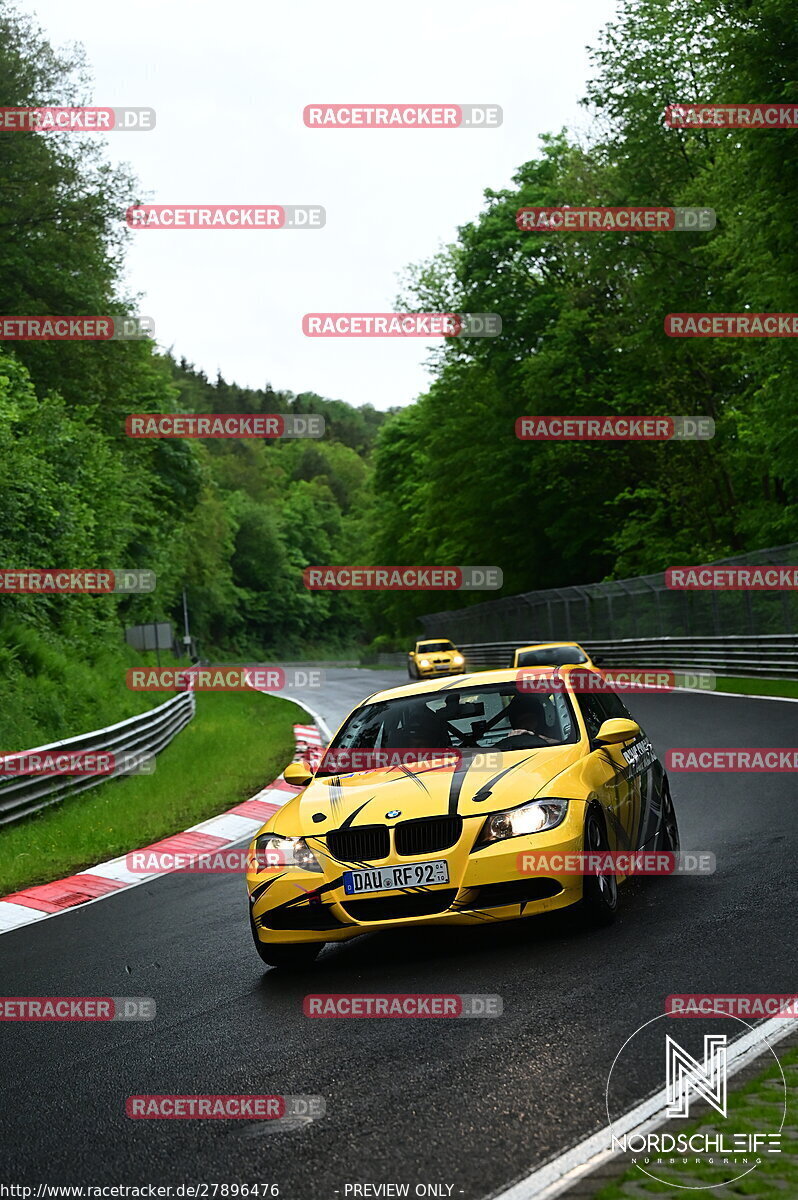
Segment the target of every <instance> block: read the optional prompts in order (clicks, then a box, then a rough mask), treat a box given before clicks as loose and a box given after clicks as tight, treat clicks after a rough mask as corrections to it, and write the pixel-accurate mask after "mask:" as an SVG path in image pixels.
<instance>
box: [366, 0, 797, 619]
mask: <svg viewBox="0 0 798 1200" xmlns="http://www.w3.org/2000/svg"><path fill="white" fill-rule="evenodd" d="M593 59H594V63H595V67H596V74H595V79H594V81H593V82H592V83H591V84H590V87H589V92H588V96H587V99H586V101H585V105H586V108H587V109H588V111H589V112H590V113H591V115H592V117H593V121H592V130H593V133H592V138H591V140H590V143H589V144H588V145H583V144H580V142H578V141H577V140H575V139H574V138H572V137H570V136H569V135H568V134H567V133H561V134H558V135H552V136H547V137H545V138H544V139H543V140H542V147H541V152H540V154H539V156H538V157H537V158H535V159H533V160H531V161H529V162H527V163H525V164H524V165H523V166H522V167H521V168H520V169H519V170H518V172H517V174H516V176H515V178H514V180H513V186H512V187H511V188H508V189H506V190H503V191H498V192H496V191H488V192H486V201H487V203H486V206H485V209H484V211H483V212H482V214H481V215H480V216H479V218H478V219H477V220H475V221H474V222H473V223H472V224H469V225H466V226H465V227H463V228H461V229H460V231H459V237H458V240H457V242H456V243H455V244H454V245H452V246H450V247H449V248H448V249H447V250H446V251H445V252H443V253H441V254H439V255H438V256H437V257H436V258H435V259H434V260H433V261H431V262H427V263H424V264H422V265H421V266H418V267H416V268H414V269H412V270H411V271H410V272H409V277H408V283H407V287H406V290H405V293H404V296H403V298H402V302H403V303H404V305H405V307H407V308H411V309H416V308H418V309H421V310H425V311H426V310H436V309H442V310H443V311H465V312H497V313H499V314H500V315H501V317H502V320H503V326H504V328H503V335H502V336H501V337H500V338H497V339H490V338H483V339H471V340H470V341H469V340H467V339H461V340H458V342H456V343H450V344H448V345H447V346H446V348H445V350H444V351H443V352H441V353H440V355H439V360H438V363H437V371H436V378H435V382H434V384H433V386H432V387H431V389H430V390H429V393H428V394H427V395H425V396H424V397H423V398H422V399H421V400H420V402H419V403H417V404H416V405H414V406H412V407H411V408H408V409H405V410H404V411H402V412H401V413H400V414H399V415H398V416H396V417H395V418H394V419H393V420H392V421H391V422H390V424H389V425H388V426H387V427H386V429H385V430H384V431H383V435H382V438H381V442H380V449H379V453H378V456H377V461H376V480H377V495H378V507H377V512H376V520H375V530H376V540H377V546H376V556H377V558H379V559H381V560H383V561H384V560H387V559H390V560H398V561H422V562H423V561H431V560H433V559H436V560H440V559H445V560H446V561H447V562H475V563H496V564H498V565H500V566H502V567H503V569H504V572H505V585H506V586H505V591H507V592H510V593H512V592H518V591H521V590H529V589H534V588H539V587H552V586H561V585H564V584H569V583H585V582H589V581H593V580H598V579H601V578H604V577H616V578H617V577H623V576H628V575H634V574H638V573H646V572H653V571H659V570H661V569H663V568H664V567H666V566H668V565H669V564H671V563H673V562H676V561H677V560H678V561H683V562H696V561H707V560H710V559H713V558H717V557H722V556H724V555H728V554H733V553H735V552H740V551H744V550H749V549H754V548H757V547H762V546H769V545H778V544H781V543H784V542H787V541H792V540H795V538H796V537H798V520H797V518H798V419H796V415H797V414H796V409H797V407H798V405H797V404H796V398H797V397H798V359H797V358H796V344H795V342H790V341H787V340H784V339H756V338H754V339H739V340H733V339H717V338H709V339H684V340H677V339H671V338H668V337H667V336H666V335H665V333H664V329H663V321H664V317H665V315H666V313H668V312H740V311H744V310H751V311H754V312H757V311H762V312H790V311H794V310H795V309H796V307H798V306H796V302H795V301H796V279H798V274H797V272H796V267H798V243H796V239H795V234H794V224H793V214H794V213H795V211H796V210H797V209H798V147H797V146H796V135H795V132H793V131H790V130H789V129H786V130H767V131H760V130H750V131H749V130H743V131H736V130H726V129H712V130H692V131H691V130H677V129H667V128H665V125H664V121H663V114H664V110H665V107H666V106H667V105H669V104H674V103H679V102H681V103H689V102H691V101H697V102H703V101H712V100H715V101H717V102H719V103H720V102H727V103H728V102H734V101H740V102H779V101H781V102H784V103H787V102H791V103H793V104H794V103H795V101H796V97H798V23H796V21H795V12H794V8H793V7H792V6H791V4H790V3H789V0H756V2H754V3H751V2H749V0H669V2H668V3H666V4H663V3H660V2H659V0H623V2H622V3H621V4H620V5H619V13H618V16H617V19H616V22H615V23H614V25H613V26H612V27H611V28H609V29H608V30H607V31H606V32H605V35H604V36H603V38H602V40H601V42H600V44H599V46H598V47H597V49H596V50H595V51H594V52H593ZM562 204H569V205H584V204H588V205H590V204H603V205H608V206H614V205H617V206H620V205H652V204H653V205H658V204H665V205H675V206H681V205H685V206H702V207H704V206H705V207H711V208H714V209H715V210H716V212H717V228H716V229H715V231H714V232H711V233H662V234H656V233H638V232H635V233H629V234H623V233H618V232H607V233H584V234H579V233H550V234H541V233H536V232H535V233H524V232H518V230H517V229H516V226H515V214H516V211H517V209H518V208H520V207H522V206H525V205H527V206H554V205H562ZM601 413H623V414H630V415H632V414H642V413H669V414H670V413H685V414H704V415H708V416H711V417H713V418H714V420H715V422H716V425H717V435H716V437H715V438H714V440H713V441H711V442H704V443H682V444H673V443H660V444H652V443H645V444H644V443H639V442H638V443H629V444H625V445H618V444H616V445H612V446H611V445H608V444H606V443H604V444H602V443H593V444H591V443H585V442H582V443H579V442H573V443H537V444H533V443H530V442H520V441H518V440H517V439H516V438H515V437H514V432H513V430H514V422H515V418H516V417H518V416H521V415H524V414H535V415H538V414H540V415H543V414H558V415H564V414H573V415H582V414H585V415H593V414H601ZM411 447H412V448H413V453H410V449H411ZM389 480H390V482H391V487H390V488H389V487H388V481H389ZM473 598H474V599H476V600H481V599H484V597H483V596H474V597H473ZM452 599H453V600H456V602H457V604H458V605H460V604H462V598H459V597H458V598H452ZM424 607H425V606H423V605H422V606H420V607H419V606H417V605H414V602H410V604H403V603H401V602H400V603H399V604H398V605H397V616H399V615H400V613H401V612H402V611H404V612H408V611H410V610H411V608H415V611H424ZM429 607H430V606H429V605H428V604H427V605H426V608H427V610H429ZM435 607H436V608H438V607H443V605H442V604H438V605H435Z"/></svg>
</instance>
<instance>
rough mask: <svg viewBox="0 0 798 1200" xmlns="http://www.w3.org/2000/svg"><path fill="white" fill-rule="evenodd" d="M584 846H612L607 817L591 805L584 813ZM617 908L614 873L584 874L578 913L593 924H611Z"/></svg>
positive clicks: (594, 925) (585, 920)
mask: <svg viewBox="0 0 798 1200" xmlns="http://www.w3.org/2000/svg"><path fill="white" fill-rule="evenodd" d="M584 849H585V851H586V852H588V853H589V852H590V851H592V850H609V843H608V840H607V830H606V826H605V825H604V818H603V816H602V815H601V811H600V810H599V809H597V808H591V809H588V813H587V816H586V817H585V834H584ZM617 911H618V879H617V877H616V875H615V874H614V873H612V874H611V873H606V874H598V873H597V874H595V875H585V876H584V883H583V885H582V899H581V900H580V901H579V915H580V917H581V920H582V922H583V924H585V925H587V926H590V927H591V928H594V929H595V928H600V927H601V926H605V925H611V924H612V922H613V921H614V920H615V914H616V913H617Z"/></svg>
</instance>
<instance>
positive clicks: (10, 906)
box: [0, 725, 322, 934]
mask: <svg viewBox="0 0 798 1200" xmlns="http://www.w3.org/2000/svg"><path fill="white" fill-rule="evenodd" d="M294 738H295V741H296V749H295V752H294V762H296V761H297V760H298V759H300V758H302V756H303V755H304V754H306V753H307V751H308V750H309V749H310V748H311V747H318V746H321V745H322V738H321V734H320V732H319V730H318V729H317V728H316V726H315V725H295V726H294ZM300 790H301V789H300V788H295V787H291V786H290V785H289V784H287V783H285V782H284V780H282V779H275V780H274V782H273V783H270V784H269V785H268V786H267V787H265V788H262V789H261V790H260V791H259V792H256V794H255V795H254V796H251V797H250V799H249V800H245V801H244V802H243V803H242V804H236V806H235V807H234V808H231V809H229V810H228V812H224V813H220V815H219V816H218V817H211V819H210V820H209V821H201V822H200V823H199V825H192V826H191V828H190V829H186V830H184V831H183V833H174V834H171V835H170V836H169V837H167V838H163V839H162V840H161V841H160V842H153V844H152V845H150V846H142V847H141V850H143V851H148V852H151V853H154V854H159V853H164V854H175V853H179V854H183V855H185V854H200V853H207V852H208V851H214V850H222V849H225V848H226V847H228V846H232V845H234V844H235V843H236V842H241V841H243V840H244V838H250V837H252V835H253V834H254V833H256V832H257V831H258V829H260V827H261V825H263V824H264V822H266V821H268V819H269V817H271V816H273V814H274V813H276V812H277V810H278V808H281V807H282V806H283V805H284V804H285V803H286V802H287V801H288V800H289V799H290V797H291V796H295V795H296V794H297V793H298V792H299V791H300ZM126 863H127V855H122V857H121V858H112V859H110V861H109V862H104V863H98V864H97V866H96V867H90V868H88V869H87V870H85V871H80V872H79V873H78V874H77V875H68V876H67V877H66V879H57V880H55V881H54V882H53V883H42V884H38V885H37V886H36V887H30V888H23V890H22V891H21V892H12V893H11V894H10V895H9V896H3V897H2V898H1V899H0V934H3V933H9V932H10V931H11V930H12V929H19V927H20V926H21V925H30V924H31V923H32V922H34V921H42V920H44V919H45V918H46V917H55V916H58V915H59V913H62V912H67V911H68V910H69V909H70V908H75V907H77V906H78V905H82V904H92V903H94V902H95V901H97V900H104V899H105V898H106V896H114V895H116V893H117V892H121V891H125V889H127V888H132V887H137V886H138V884H140V883H147V882H149V881H150V880H152V879H157V878H159V877H160V876H162V875H164V874H169V873H171V872H165V871H151V872H147V873H143V872H138V871H131V870H130V869H129V868H128V867H127V865H126Z"/></svg>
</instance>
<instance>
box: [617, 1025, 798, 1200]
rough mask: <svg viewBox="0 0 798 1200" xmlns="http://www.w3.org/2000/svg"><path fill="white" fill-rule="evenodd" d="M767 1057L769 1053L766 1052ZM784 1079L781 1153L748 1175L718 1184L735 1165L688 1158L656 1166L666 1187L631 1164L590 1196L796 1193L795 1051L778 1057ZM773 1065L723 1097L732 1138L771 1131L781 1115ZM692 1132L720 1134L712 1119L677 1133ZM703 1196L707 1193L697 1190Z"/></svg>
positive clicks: (778, 1197)
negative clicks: (684, 1161)
mask: <svg viewBox="0 0 798 1200" xmlns="http://www.w3.org/2000/svg"><path fill="white" fill-rule="evenodd" d="M768 1058H770V1055H768ZM779 1061H780V1062H781V1067H782V1070H783V1071H784V1078H785V1080H786V1082H787V1105H788V1113H787V1120H786V1122H785V1125H784V1131H783V1137H782V1151H781V1153H780V1154H763V1155H762V1162H761V1164H760V1165H759V1166H758V1167H756V1168H755V1169H754V1170H753V1171H751V1173H750V1174H749V1175H746V1176H745V1177H744V1178H743V1179H739V1180H737V1182H736V1183H733V1184H732V1185H731V1186H730V1187H729V1188H725V1187H723V1185H724V1183H726V1182H727V1180H730V1179H732V1178H733V1177H734V1176H735V1175H736V1174H738V1173H739V1170H740V1168H739V1167H727V1166H723V1165H722V1164H721V1162H717V1163H715V1164H714V1165H710V1164H708V1163H706V1164H705V1163H699V1164H696V1163H695V1162H694V1161H693V1158H694V1156H692V1155H691V1156H690V1164H689V1165H681V1164H679V1165H676V1164H674V1165H672V1166H667V1167H666V1166H663V1167H660V1168H658V1173H660V1174H662V1175H663V1176H665V1178H668V1179H670V1180H671V1184H670V1185H668V1184H666V1183H664V1182H657V1181H656V1180H653V1179H649V1178H648V1177H647V1176H646V1175H644V1174H643V1172H642V1171H640V1170H638V1169H637V1167H631V1168H630V1169H629V1170H628V1171H627V1172H626V1173H625V1174H624V1175H622V1176H621V1178H620V1179H619V1180H618V1181H617V1182H615V1183H611V1184H608V1185H607V1186H606V1187H604V1188H602V1189H601V1191H600V1192H596V1194H595V1196H594V1200H629V1197H631V1196H637V1197H639V1196H673V1195H680V1196H690V1195H692V1194H694V1193H693V1192H687V1191H685V1192H682V1191H677V1189H679V1188H696V1187H705V1188H706V1187H712V1188H721V1189H722V1190H721V1191H718V1192H714V1191H713V1192H712V1195H713V1196H716V1197H723V1196H756V1197H757V1200H785V1198H786V1197H787V1196H798V1143H797V1142H796V1137H795V1121H794V1118H793V1119H791V1117H790V1111H789V1110H790V1108H791V1107H793V1106H794V1098H795V1096H796V1092H798V1049H794V1050H788V1051H787V1052H786V1053H785V1054H784V1055H783V1056H782V1057H781V1058H780V1060H779ZM770 1062H771V1063H772V1066H770V1067H768V1068H767V1070H765V1071H763V1072H762V1074H761V1075H758V1076H757V1077H756V1078H755V1079H752V1080H751V1081H750V1082H749V1083H747V1084H745V1085H744V1086H743V1087H741V1088H739V1089H737V1090H735V1091H732V1090H731V1087H733V1083H730V1090H729V1095H728V1114H729V1115H728V1118H727V1119H726V1121H724V1122H723V1132H724V1134H728V1136H729V1137H731V1136H732V1135H733V1134H735V1133H749V1132H756V1133H775V1132H777V1131H778V1128H779V1125H780V1123H781V1117H782V1112H783V1108H782V1103H783V1099H784V1090H783V1088H782V1082H781V1072H780V1071H779V1068H778V1066H777V1065H776V1063H775V1062H773V1059H772V1058H770ZM697 1130H702V1131H703V1130H707V1131H710V1130H711V1131H712V1132H720V1128H719V1126H717V1125H716V1122H715V1119H714V1117H711V1118H707V1119H706V1120H705V1121H696V1122H694V1123H692V1124H690V1125H685V1128H684V1131H682V1130H681V1129H680V1131H679V1132H680V1133H681V1132H684V1133H686V1134H691V1133H694V1132H695V1131H697ZM698 1194H699V1195H706V1194H707V1193H706V1192H701V1193H698Z"/></svg>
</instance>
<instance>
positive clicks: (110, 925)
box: [0, 669, 798, 1200]
mask: <svg viewBox="0 0 798 1200" xmlns="http://www.w3.org/2000/svg"><path fill="white" fill-rule="evenodd" d="M403 681H404V675H403V674H400V673H398V672H394V671H383V672H378V671H365V670H359V671H355V670H343V669H341V670H337V671H330V672H329V675H328V680H327V683H326V685H325V687H324V689H322V691H321V692H319V693H318V694H316V693H310V692H308V693H307V695H308V697H310V696H311V695H312V696H313V699H309V700H308V702H309V703H310V704H311V706H312V707H314V708H315V709H316V710H317V711H319V712H320V713H321V715H322V716H323V717H324V718H325V719H326V720H327V721H328V723H329V724H330V725H332V726H333V727H335V726H336V725H337V724H338V722H339V721H340V719H341V718H342V717H343V716H344V715H345V713H346V711H348V710H349V708H350V707H351V706H352V704H354V703H355V702H356V701H358V700H360V699H361V698H363V697H364V696H365V695H367V694H368V693H369V692H370V691H374V690H377V689H378V688H379V687H381V686H386V685H387V686H392V685H395V684H399V683H401V682H403ZM629 703H630V707H631V708H632V709H633V711H634V713H635V715H636V716H639V718H640V720H641V722H642V724H643V725H644V726H645V728H646V731H647V732H648V734H649V735H650V736H651V737H652V739H653V741H654V743H655V745H656V747H657V749H658V751H659V752H660V754H661V755H664V753H665V751H666V750H667V749H669V748H671V747H675V746H713V745H714V746H736V745H739V746H791V745H794V744H795V738H796V726H797V725H798V707H796V706H795V705H793V704H789V703H776V702H770V701H756V700H750V699H745V698H736V697H728V698H727V697H717V696H704V695H696V694H679V693H677V694H671V695H667V694H663V695H659V696H646V697H635V698H633V700H632V701H630V702H629ZM198 769H200V765H199V764H198ZM671 784H672V791H673V795H674V800H675V803H676V808H677V813H678V816H679V820H680V825H681V833H682V846H683V848H684V849H690V848H695V849H701V850H711V851H714V853H715V854H716V856H717V872H716V874H715V875H714V876H711V877H703V878H700V877H673V878H667V879H656V880H649V881H647V882H636V883H634V884H633V885H631V886H630V887H628V888H626V889H624V893H623V898H622V907H621V912H620V915H619V918H618V920H617V921H616V923H615V925H614V926H612V927H611V928H610V929H606V930H602V931H598V932H584V931H582V930H580V928H579V927H578V925H577V924H576V922H575V921H574V919H573V918H572V917H571V916H569V915H568V914H567V913H563V914H555V915H552V916H551V917H546V918H535V919H532V920H529V921H525V922H518V923H515V924H508V925H504V926H498V927H497V926H491V927H489V928H487V929H482V928H473V929H469V928H466V929H461V930H440V929H439V930H428V931H423V932H421V933H419V932H415V933H413V932H408V933H402V934H400V935H396V934H393V935H387V934H383V935H379V934H369V935H366V936H364V937H362V938H359V939H357V940H356V941H354V942H351V943H349V944H347V945H343V946H340V947H331V948H328V949H327V950H325V951H324V953H323V954H322V955H321V957H320V958H319V959H318V961H317V963H316V964H315V965H314V967H313V968H312V969H311V970H310V971H308V972H307V973H305V974H302V975H298V976H297V975H293V976H288V975H282V974H281V973H280V972H278V971H271V970H266V969H265V968H264V967H263V966H262V964H261V963H260V960H259V959H258V958H257V956H256V954H255V952H254V949H253V947H252V945H251V941H250V933H249V929H248V926H247V921H246V902H245V896H244V888H243V884H242V881H241V880H240V879H239V878H238V877H237V876H232V875H206V876H199V875H195V876H190V875H184V876H176V875H174V876H167V877H165V878H162V879H160V880H157V881H154V882H150V883H146V884H143V885H141V886H139V887H137V888H133V889H132V890H130V891H127V892H123V893H121V894H119V895H117V896H114V897H112V898H110V899H107V900H103V901H102V902H100V903H97V904H93V905H90V906H88V907H85V908H83V909H75V910H72V911H71V912H67V913H64V914H63V915H60V916H58V917H55V918H53V919H48V920H44V921H41V922H38V923H37V924H34V925H31V926H29V927H27V928H24V929H20V930H17V931H14V932H11V933H7V934H5V935H3V936H2V937H0V978H1V979H2V992H3V994H5V995H17V996H21V995H22V996H24V995H27V996H36V995H73V996H77V995H95V996H96V995H99V996H120V995H137V996H142V995H143V996H152V997H154V998H155V1000H156V1002H157V1006H158V1016H157V1019H156V1020H155V1021H154V1022H152V1023H147V1024H132V1023H126V1024H118V1023H113V1024H103V1023H97V1024H77V1023H75V1024H67V1023H51V1024H46V1023H14V1024H9V1023H3V1024H0V1073H1V1074H2V1080H3V1082H2V1092H1V1093H0V1122H2V1129H3V1137H2V1150H0V1181H5V1182H16V1183H39V1182H42V1181H47V1182H55V1183H83V1184H86V1183H110V1184H114V1183H128V1184H132V1183H143V1182H150V1183H179V1182H181V1181H189V1182H199V1181H208V1182H233V1181H235V1182H238V1183H256V1182H257V1183H261V1184H268V1183H276V1184H278V1185H279V1186H280V1195H281V1196H282V1197H297V1198H298V1200H322V1198H326V1197H330V1198H331V1200H335V1197H336V1196H341V1197H342V1198H343V1197H344V1194H345V1193H344V1188H345V1185H347V1184H354V1183H364V1182H371V1183H384V1182H392V1183H409V1184H410V1185H411V1194H412V1189H413V1188H414V1186H415V1184H417V1183H435V1184H444V1185H452V1191H451V1195H452V1196H453V1197H454V1198H455V1200H456V1198H457V1197H459V1196H463V1197H466V1198H468V1200H479V1198H480V1197H485V1196H487V1195H489V1194H490V1193H492V1192H494V1191H496V1190H499V1189H501V1188H502V1187H503V1186H505V1185H507V1184H508V1183H509V1182H511V1181H512V1180H513V1179H515V1178H517V1177H518V1176H519V1175H521V1174H523V1173H525V1172H526V1171H527V1170H528V1169H529V1168H531V1167H533V1166H536V1165H540V1164H541V1163H543V1162H544V1161H546V1160H547V1159H548V1158H550V1157H552V1156H553V1155H555V1154H557V1153H558V1152H559V1151H561V1150H564V1149H566V1148H567V1147H568V1146H570V1145H571V1144H573V1143H574V1142H576V1141H578V1140H580V1139H581V1138H583V1137H585V1136H586V1135H588V1134H590V1133H591V1132H593V1131H595V1130H596V1129H598V1128H599V1127H601V1126H603V1125H604V1124H605V1121H606V1115H605V1111H604V1089H605V1084H606V1080H607V1073H608V1070H609V1067H610V1064H611V1063H612V1060H613V1058H614V1057H615V1055H616V1053H617V1051H618V1050H619V1048H620V1046H621V1044H622V1043H623V1042H624V1041H625V1040H626V1038H627V1037H628V1036H629V1035H630V1034H631V1033H632V1032H633V1031H634V1030H635V1029H636V1028H637V1027H638V1026H639V1025H641V1024H642V1023H643V1022H644V1021H646V1020H648V1019H649V1018H651V1017H653V1016H656V1015H657V1014H658V1013H659V1012H661V1011H662V1008H663V1003H664V999H665V997H666V996H667V995H668V994H669V993H673V992H718V991H731V992H765V991H775V992H790V991H794V988H795V977H794V971H793V963H794V937H793V934H791V933H790V930H791V929H794V912H793V907H794V906H793V897H792V887H791V885H790V882H789V881H790V879H791V878H794V861H795V847H796V837H795V813H796V804H798V784H796V781H795V778H794V777H793V776H791V775H789V774H782V775H776V774H772V775H741V774H725V775H697V774H696V775H687V774H685V775H672V777H671ZM311 991H313V992H318V991H326V992H352V991H355V992H357V991H364V992H385V991H387V992H411V991H413V992H414V991H421V992H447V993H451V992H483V993H485V992H487V993H498V994H499V995H501V996H502V998H503V1002H504V1014H503V1016H502V1017H501V1018H499V1019H495V1020H455V1021H443V1020H437V1021H436V1020H415V1021H411V1020H310V1019H308V1018H306V1017H304V1016H303V1013H302V998H303V996H304V995H305V994H306V993H307V992H311ZM660 1085H661V1080H660V1079H659V1078H658V1077H657V1075H656V1071H655V1070H654V1068H653V1066H652V1065H651V1064H648V1065H647V1064H644V1063H641V1064H640V1067H639V1070H638V1071H637V1073H636V1074H635V1075H630V1077H629V1078H628V1080H627V1083H626V1087H627V1090H628V1101H629V1104H630V1105H631V1104H632V1103H634V1102H635V1101H637V1100H639V1099H641V1098H642V1097H644V1096H645V1095H647V1094H648V1093H650V1092H651V1091H653V1090H654V1089H655V1088H656V1087H659V1086H660ZM163 1093H179V1094H194V1093H214V1094H218V1093H222V1094H234V1093H280V1094H285V1093H291V1094H305V1095H321V1096H323V1097H324V1098H325V1101H326V1105H327V1115H326V1116H325V1117H324V1118H322V1119H320V1120H317V1121H314V1122H310V1123H306V1124H301V1125H298V1126H296V1127H294V1128H282V1129H280V1128H276V1127H275V1126H274V1125H272V1124H270V1123H269V1122H263V1123H252V1122H248V1121H194V1122H190V1121H132V1120H130V1119H128V1118H127V1117H126V1116H125V1098H126V1097H127V1096H129V1095H131V1094H163ZM350 1194H351V1193H350ZM444 1194H448V1193H446V1192H445V1193H444Z"/></svg>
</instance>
